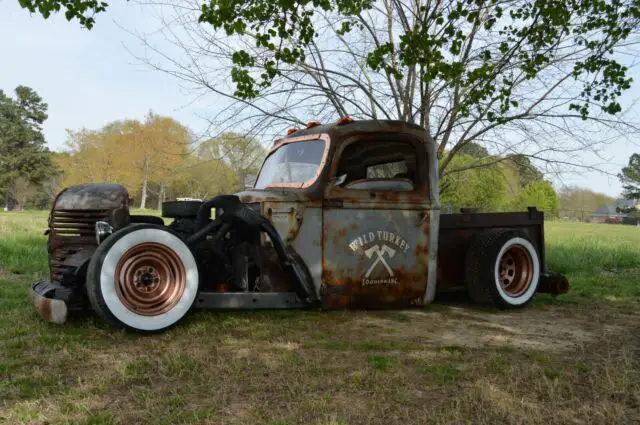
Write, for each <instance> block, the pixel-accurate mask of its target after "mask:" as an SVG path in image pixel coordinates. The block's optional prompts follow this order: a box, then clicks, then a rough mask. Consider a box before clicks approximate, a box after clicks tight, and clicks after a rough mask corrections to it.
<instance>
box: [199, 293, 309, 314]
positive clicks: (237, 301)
mask: <svg viewBox="0 0 640 425" xmlns="http://www.w3.org/2000/svg"><path fill="white" fill-rule="evenodd" d="M195 307H196V308H202V309H222V310H236V309H238V310H253V309H278V308H306V307H309V304H307V303H305V302H304V301H302V300H301V299H300V298H298V296H297V295H296V293H295V292H260V293H251V292H200V293H199V294H198V296H197V297H196V303H195Z"/></svg>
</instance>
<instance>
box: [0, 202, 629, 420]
mask: <svg viewBox="0 0 640 425" xmlns="http://www.w3.org/2000/svg"><path fill="white" fill-rule="evenodd" d="M45 227H46V214H45V213H17V214H12V213H0V423H1V424H12V425H13V424H51V425H52V424H77V425H80V424H82V425H106V424H127V425H129V424H236V423H237V424H271V425H276V424H280V425H282V424H298V423H301V424H323V425H338V424H345V425H347V424H370V423H371V424H414V423H415V424H449V423H452V424H503V423H513V424H631V423H640V228H636V227H629V226H610V225H595V224H580V223H562V222H552V223H548V224H547V231H546V243H547V256H548V265H549V268H550V269H552V270H556V271H560V272H563V273H565V274H566V275H567V276H568V278H569V280H570V282H571V285H572V289H571V293H570V294H567V295H564V296H560V297H557V298H554V297H552V296H550V295H544V294H541V295H538V296H537V297H536V299H535V302H534V303H533V305H532V306H530V307H528V308H526V309H524V310H521V311H517V312H498V311H494V310H491V309H489V310H487V309H481V308H478V307H475V306H473V305H470V304H469V303H468V302H467V301H466V300H465V299H464V298H463V299H456V300H450V299H447V300H440V301H439V302H437V303H435V304H433V305H431V306H429V307H427V308H424V309H411V310H404V311H390V312H311V311H284V312H282V311H280V312H278V311H271V312H232V313H214V312H197V313H194V314H192V315H190V316H189V317H188V319H187V320H186V321H185V322H184V323H183V324H182V325H180V326H179V327H176V328H174V329H172V330H170V331H169V332H166V333H164V334H160V335H153V336H144V337H142V336H138V335H133V334H130V333H125V332H120V331H113V330H111V329H110V328H107V327H105V326H103V325H102V324H101V323H100V321H99V320H97V319H96V318H94V317H92V316H85V317H78V318H75V319H73V320H71V321H70V322H69V323H67V324H66V325H65V326H54V325H50V324H47V323H44V322H42V321H41V320H39V318H38V317H37V316H36V314H35V312H34V310H33V309H32V308H31V306H30V305H29V302H28V299H27V288H28V287H29V285H30V284H31V283H32V282H34V281H36V280H38V279H41V278H44V277H45V276H46V265H47V259H46V251H45V236H44V235H43V231H44V229H45Z"/></svg>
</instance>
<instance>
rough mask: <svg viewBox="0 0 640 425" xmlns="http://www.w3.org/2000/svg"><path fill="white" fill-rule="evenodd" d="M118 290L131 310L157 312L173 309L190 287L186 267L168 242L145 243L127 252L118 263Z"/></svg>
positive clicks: (145, 312)
mask: <svg viewBox="0 0 640 425" xmlns="http://www.w3.org/2000/svg"><path fill="white" fill-rule="evenodd" d="M115 275H116V293H117V295H118V298H119V299H120V301H121V302H122V303H123V304H124V305H125V306H126V307H127V308H128V309H129V310H131V311H133V312H135V313H137V314H140V315H143V316H157V315H160V314H163V313H165V312H167V311H169V310H171V309H172V308H173V307H174V306H175V305H176V304H177V303H178V301H180V299H181V298H182V295H183V293H184V291H185V288H186V275H187V273H186V269H185V267H184V265H183V264H182V261H181V260H180V258H179V257H178V256H177V254H176V253H175V252H174V251H173V250H172V249H170V248H169V247H167V246H164V245H161V244H157V243H151V242H149V243H143V244H139V245H136V246H134V247H132V248H131V249H129V250H128V251H127V252H125V253H124V254H123V256H122V258H120V261H119V262H118V264H117V266H116V272H115Z"/></svg>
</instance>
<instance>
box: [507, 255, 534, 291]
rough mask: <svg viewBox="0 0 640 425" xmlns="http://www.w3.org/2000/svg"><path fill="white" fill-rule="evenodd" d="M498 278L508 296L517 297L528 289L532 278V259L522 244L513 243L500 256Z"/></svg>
mask: <svg viewBox="0 0 640 425" xmlns="http://www.w3.org/2000/svg"><path fill="white" fill-rule="evenodd" d="M499 279H500V286H501V287H502V289H503V290H504V291H505V292H506V293H507V294H509V296H512V297H517V296H519V295H522V294H523V293H524V292H526V291H527V289H529V287H530V286H531V282H532V280H533V260H532V259H531V256H530V255H529V252H528V251H527V250H526V248H525V247H524V246H522V245H513V246H511V247H509V249H508V250H507V251H506V252H505V253H504V254H503V255H502V258H500V266H499Z"/></svg>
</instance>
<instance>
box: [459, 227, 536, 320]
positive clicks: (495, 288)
mask: <svg viewBox="0 0 640 425" xmlns="http://www.w3.org/2000/svg"><path fill="white" fill-rule="evenodd" d="M465 278H466V283H467V290H468V292H469V295H470V297H471V299H473V300H474V301H476V302H478V303H485V304H493V305H494V306H496V307H498V308H519V307H524V306H525V305H527V304H528V303H529V302H530V301H531V299H532V298H533V296H534V294H535V292H536V290H537V288H538V281H539V280H540V258H539V256H538V252H537V250H536V248H535V246H534V245H533V243H532V242H531V239H530V238H529V237H528V236H527V235H526V234H525V233H524V232H521V231H518V230H488V231H485V232H483V233H481V234H479V235H477V236H476V238H475V240H474V241H473V242H472V243H471V246H470V247H469V252H468V253H467V261H466V273H465Z"/></svg>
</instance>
